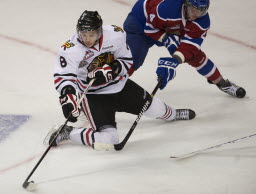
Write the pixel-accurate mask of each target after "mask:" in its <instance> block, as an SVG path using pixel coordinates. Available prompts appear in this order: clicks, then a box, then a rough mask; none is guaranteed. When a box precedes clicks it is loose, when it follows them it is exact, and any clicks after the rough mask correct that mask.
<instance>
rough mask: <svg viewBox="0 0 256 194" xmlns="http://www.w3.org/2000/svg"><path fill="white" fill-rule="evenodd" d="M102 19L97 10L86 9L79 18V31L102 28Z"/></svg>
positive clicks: (77, 26)
mask: <svg viewBox="0 0 256 194" xmlns="http://www.w3.org/2000/svg"><path fill="white" fill-rule="evenodd" d="M102 23H103V22H102V19H101V16H100V15H99V13H98V12H97V11H87V10H85V11H84V12H83V13H82V15H81V16H80V18H79V19H78V22H77V25H76V29H77V31H81V32H83V31H93V30H99V29H100V28H102Z"/></svg>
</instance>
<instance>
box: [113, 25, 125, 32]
mask: <svg viewBox="0 0 256 194" xmlns="http://www.w3.org/2000/svg"><path fill="white" fill-rule="evenodd" d="M111 26H113V27H114V31H115V32H124V30H123V29H122V28H121V27H119V26H116V25H111Z"/></svg>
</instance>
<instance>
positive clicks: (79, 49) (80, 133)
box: [48, 11, 195, 146]
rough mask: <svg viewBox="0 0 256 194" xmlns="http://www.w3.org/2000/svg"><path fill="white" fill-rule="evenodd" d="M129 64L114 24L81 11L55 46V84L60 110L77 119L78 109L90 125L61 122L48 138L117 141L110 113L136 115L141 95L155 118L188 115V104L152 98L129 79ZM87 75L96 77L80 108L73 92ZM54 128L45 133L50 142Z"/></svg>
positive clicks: (185, 117) (147, 113) (121, 33)
mask: <svg viewBox="0 0 256 194" xmlns="http://www.w3.org/2000/svg"><path fill="white" fill-rule="evenodd" d="M132 64H133V60H132V55H131V51H130V49H129V47H128V46H127V44H126V34H125V32H124V31H123V30H122V29H121V28H120V27H118V26H115V25H104V26H102V19H101V17H100V15H99V14H98V12H97V11H84V12H83V14H82V15H81V16H80V18H79V20H78V23H77V33H76V34H75V35H73V36H72V37H71V38H70V39H69V40H68V41H67V42H66V43H65V44H63V45H62V47H61V48H60V50H59V52H58V57H57V61H56V65H55V69H54V83H55V88H56V90H57V91H58V92H59V94H60V97H59V100H60V104H61V106H62V110H63V114H64V116H65V117H66V118H67V117H68V115H69V114H70V113H71V117H69V121H71V122H76V121H77V118H78V116H79V115H80V112H83V113H84V114H85V115H86V117H87V119H88V121H89V122H90V127H88V128H84V127H72V126H66V127H65V128H64V130H62V132H61V133H60V134H59V135H58V137H57V138H56V139H55V141H54V142H53V144H52V145H53V146H57V145H59V144H60V143H61V142H62V141H65V140H71V141H72V142H74V143H78V144H82V145H87V146H92V145H93V143H95V142H97V143H106V144H117V143H119V138H118V133H117V129H116V121H115V113H116V112H127V113H131V114H135V115H138V114H139V113H140V111H141V110H142V108H143V105H144V104H145V102H146V100H148V99H150V100H151V104H150V106H149V108H148V109H147V110H146V111H145V113H144V115H145V116H147V117H150V118H154V119H163V120H166V121H173V120H190V119H193V118H194V117H195V112H194V111H193V110H190V109H174V108H172V107H170V106H168V105H166V104H165V103H164V102H162V101H161V100H160V99H158V98H156V97H154V98H152V97H151V96H150V95H149V93H148V92H147V91H145V90H144V89H143V88H141V87H140V86H139V85H137V84H136V83H135V82H133V81H132V80H130V79H129V76H128V74H127V72H128V70H129V69H130V67H131V66H132ZM91 79H95V81H94V83H93V85H92V86H91V87H90V88H89V90H88V92H87V94H86V98H84V99H83V100H82V103H81V110H80V109H79V106H78V104H77V98H78V97H77V96H79V94H81V93H83V91H84V89H85V88H87V85H88V83H89V81H90V80H91ZM57 131H58V130H55V131H52V132H51V133H50V134H49V142H48V143H49V144H50V143H51V141H52V140H54V137H55V135H56V133H57Z"/></svg>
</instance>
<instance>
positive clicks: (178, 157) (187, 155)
mask: <svg viewBox="0 0 256 194" xmlns="http://www.w3.org/2000/svg"><path fill="white" fill-rule="evenodd" d="M254 136H256V133H255V134H252V135H248V136H245V137H241V138H238V139H235V140H232V141H228V142H225V143H222V144H218V145H215V146H211V147H208V148H204V149H201V150H197V151H194V152H190V153H188V154H184V155H180V156H171V157H170V158H172V159H185V158H189V157H192V156H194V155H197V154H201V153H203V152H206V151H208V150H212V149H215V148H219V147H221V146H223V145H226V144H229V143H236V142H238V141H241V140H243V139H248V138H251V137H254Z"/></svg>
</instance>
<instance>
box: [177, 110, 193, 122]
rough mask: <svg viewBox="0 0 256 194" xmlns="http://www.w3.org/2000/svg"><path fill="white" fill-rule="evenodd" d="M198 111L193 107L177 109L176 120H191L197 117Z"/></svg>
mask: <svg viewBox="0 0 256 194" xmlns="http://www.w3.org/2000/svg"><path fill="white" fill-rule="evenodd" d="M195 116H196V113H195V111H193V110H191V109H176V118H175V121H177V120H191V119H193V118H195Z"/></svg>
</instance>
